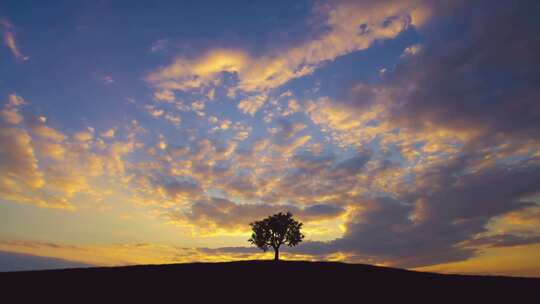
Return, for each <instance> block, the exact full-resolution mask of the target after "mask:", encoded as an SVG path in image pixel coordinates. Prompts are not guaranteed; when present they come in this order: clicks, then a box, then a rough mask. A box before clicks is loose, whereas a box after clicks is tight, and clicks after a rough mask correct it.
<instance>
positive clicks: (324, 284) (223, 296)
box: [0, 261, 540, 303]
mask: <svg viewBox="0 0 540 304" xmlns="http://www.w3.org/2000/svg"><path fill="white" fill-rule="evenodd" d="M539 291H540V278H538V279H528V278H512V277H490V276H462V275H442V274H434V273H424V272H414V271H407V270H401V269H393V268H384V267H375V266H368V265H360V264H343V263H332V262H279V263H275V262H273V261H245V262H231V263H195V264H171V265H158V266H129V267H109V268H107V267H105V268H86V269H82V268H81V269H69V270H43V271H24V272H11V273H0V302H1V303H24V302H25V301H24V299H25V298H34V299H41V300H43V302H44V303H49V302H50V300H54V302H50V303H56V302H58V301H61V302H64V301H65V302H71V303H79V302H81V301H82V302H93V303H97V302H99V303H112V301H113V300H115V301H116V302H120V303H127V302H131V300H136V301H137V302H148V303H161V302H164V303H169V302H170V303H209V302H210V300H214V301H212V302H211V303H216V302H217V303H238V302H250V303H256V302H263V303H265V302H274V303H275V302H280V303H291V302H298V303H306V301H307V300H309V299H315V300H317V301H316V302H314V303H320V302H323V303H374V302H377V303H386V302H390V300H397V301H398V302H397V303H417V302H426V303H447V302H452V303H455V302H460V303H487V302H490V303H493V302H502V303H504V302H506V303H540V297H539V295H540V293H539ZM1 299H14V300H11V301H7V302H4V301H2V300H1ZM163 299H167V300H166V301H162V300H163ZM310 302H312V301H310ZM392 302H394V301H392Z"/></svg>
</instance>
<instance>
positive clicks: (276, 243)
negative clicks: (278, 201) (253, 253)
mask: <svg viewBox="0 0 540 304" xmlns="http://www.w3.org/2000/svg"><path fill="white" fill-rule="evenodd" d="M250 226H251V229H252V230H253V233H252V234H251V238H250V239H249V240H248V241H249V242H250V243H252V244H254V245H255V246H257V247H259V248H260V249H262V250H263V251H265V252H266V251H267V250H268V248H270V247H271V248H273V249H274V252H275V256H274V259H275V260H276V261H278V260H279V247H280V246H281V245H283V244H285V245H287V246H289V247H293V246H296V245H298V244H299V243H300V242H302V239H303V238H304V235H303V234H302V232H301V231H300V230H301V228H302V223H300V222H298V221H296V220H295V219H294V218H293V215H292V213H290V212H287V213H283V212H279V213H277V214H274V215H271V216H269V217H267V218H265V219H262V220H260V221H255V222H253V223H251V224H250Z"/></svg>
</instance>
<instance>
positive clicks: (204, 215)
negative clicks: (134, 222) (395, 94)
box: [172, 197, 345, 229]
mask: <svg viewBox="0 0 540 304" xmlns="http://www.w3.org/2000/svg"><path fill="white" fill-rule="evenodd" d="M285 211H290V212H292V213H293V214H294V215H295V216H297V217H298V218H300V219H301V220H303V221H315V220H322V219H329V218H335V217H337V216H340V215H341V214H343V213H344V212H345V209H343V208H342V207H340V206H336V205H332V204H316V205H312V206H308V207H305V208H299V207H297V206H295V205H268V204H237V203H235V202H232V201H230V200H228V199H224V198H217V197H211V198H205V199H203V200H200V201H197V202H196V203H194V204H192V206H191V207H190V209H189V211H186V212H182V213H180V214H173V215H172V216H173V218H176V219H178V220H188V221H189V222H191V223H194V224H196V225H198V226H199V227H201V228H205V227H206V228H212V227H208V225H213V226H215V227H219V228H223V229H233V228H239V229H249V226H248V224H249V223H250V222H253V221H255V220H258V219H261V218H263V217H266V216H268V215H270V214H274V213H277V212H285Z"/></svg>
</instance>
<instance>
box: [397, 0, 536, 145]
mask: <svg viewBox="0 0 540 304" xmlns="http://www.w3.org/2000/svg"><path fill="white" fill-rule="evenodd" d="M539 8H540V5H539V4H538V2H537V1H499V2H497V3H493V1H462V2H458V3H456V4H454V5H451V6H449V5H448V4H436V5H433V7H432V10H433V12H434V16H433V18H432V22H431V23H430V27H428V28H427V29H426V30H425V31H424V32H423V36H422V38H423V42H422V49H421V51H420V52H419V53H418V54H416V55H413V56H407V58H405V59H404V60H402V61H401V63H400V64H398V66H397V67H396V69H395V71H394V72H393V73H389V75H388V79H387V80H388V84H389V85H390V86H391V87H394V88H395V95H394V99H395V100H396V103H395V104H394V105H395V106H394V108H393V112H392V119H394V120H395V121H397V122H399V123H400V124H401V125H406V126H411V127H416V128H424V127H426V126H428V125H429V124H435V125H440V126H444V127H447V128H451V129H455V130H465V131H467V130H471V129H475V130H478V131H479V132H480V134H481V136H482V139H484V140H487V139H488V138H486V137H489V138H496V137H497V136H499V137H500V136H505V139H509V137H510V136H512V137H514V138H515V137H520V138H524V139H530V138H535V137H537V136H536V135H537V134H539V133H540V123H539V121H540V103H539V102H538V100H539V99H540V89H539V87H540V86H539V84H540V76H539V73H538V71H537V69H538V66H540V35H538V33H539V32H540V21H539V20H538V18H534V16H532V13H531V12H533V11H537V10H538V9H539ZM499 139H500V138H499ZM476 143H477V142H476ZM489 143H490V144H491V143H493V142H492V141H489Z"/></svg>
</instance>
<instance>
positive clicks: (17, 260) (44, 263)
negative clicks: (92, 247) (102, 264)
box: [0, 251, 93, 271]
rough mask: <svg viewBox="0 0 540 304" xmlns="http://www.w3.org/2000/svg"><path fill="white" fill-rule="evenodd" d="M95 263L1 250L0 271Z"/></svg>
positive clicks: (82, 265)
mask: <svg viewBox="0 0 540 304" xmlns="http://www.w3.org/2000/svg"><path fill="white" fill-rule="evenodd" d="M91 266H93V265H90V264H85V263H77V262H72V261H68V260H64V259H56V258H47V257H40V256H35V255H29V254H21V253H12V252H4V251H0V271H25V270H44V269H60V268H81V267H91Z"/></svg>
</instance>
